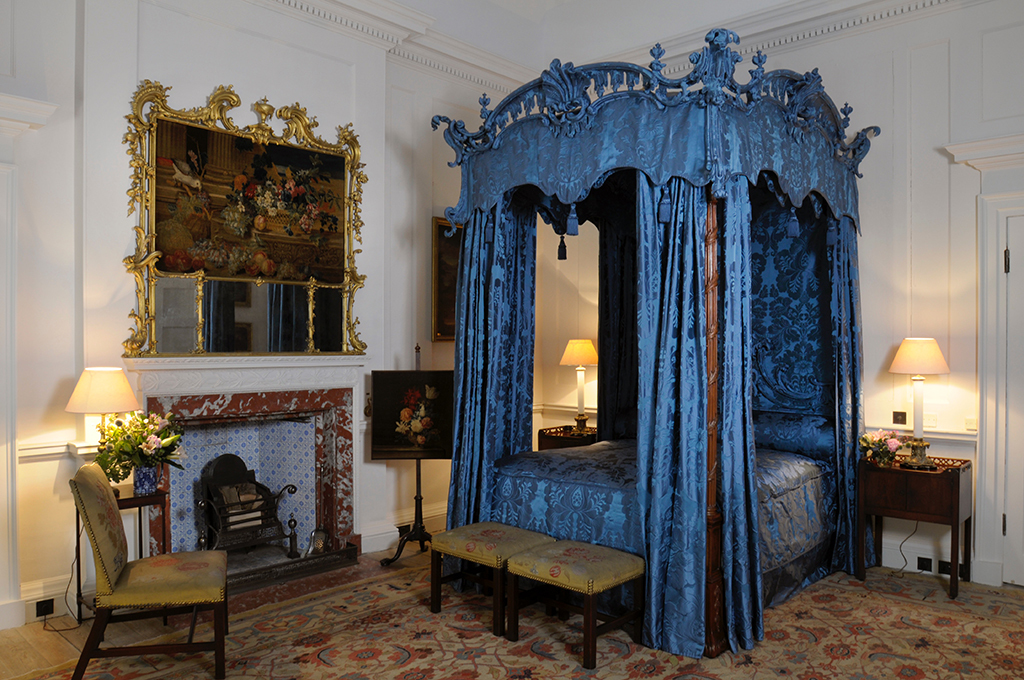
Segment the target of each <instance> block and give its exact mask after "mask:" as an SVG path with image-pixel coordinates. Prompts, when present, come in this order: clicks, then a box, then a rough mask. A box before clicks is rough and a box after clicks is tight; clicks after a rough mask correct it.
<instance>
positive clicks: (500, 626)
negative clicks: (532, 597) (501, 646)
mask: <svg viewBox="0 0 1024 680" xmlns="http://www.w3.org/2000/svg"><path fill="white" fill-rule="evenodd" d="M491 583H493V584H494V600H493V602H492V604H491V613H492V615H493V618H494V621H493V623H492V624H491V632H493V633H494V634H495V635H497V636H498V637H501V636H502V635H504V634H505V569H504V568H503V567H493V568H492V569H491Z"/></svg>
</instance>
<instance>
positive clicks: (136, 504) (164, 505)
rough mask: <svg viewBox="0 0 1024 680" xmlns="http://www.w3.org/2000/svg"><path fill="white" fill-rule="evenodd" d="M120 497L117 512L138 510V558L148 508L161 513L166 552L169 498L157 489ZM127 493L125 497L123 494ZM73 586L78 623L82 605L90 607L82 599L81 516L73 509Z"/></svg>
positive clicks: (129, 493)
mask: <svg viewBox="0 0 1024 680" xmlns="http://www.w3.org/2000/svg"><path fill="white" fill-rule="evenodd" d="M120 491H121V493H122V496H121V497H119V498H118V499H117V509H118V510H131V509H132V508H138V509H139V558H140V559H141V558H142V557H143V556H144V551H143V533H142V524H143V517H144V516H145V515H144V513H143V512H142V509H143V508H145V507H148V506H158V507H159V508H160V509H161V510H162V511H163V512H161V513H160V529H161V542H160V543H161V550H162V551H164V552H166V551H167V549H168V548H169V547H170V545H171V525H170V522H168V521H167V516H168V515H169V514H170V512H171V497H170V496H169V495H168V493H167V492H166V491H164V490H163V489H157V491H156V493H153V494H150V495H147V496H135V495H132V493H131V489H130V488H128V489H125V488H121V489H120ZM125 493H127V494H128V495H127V496H125V495H123V494H125ZM75 586H76V591H77V598H76V600H75V601H76V603H77V612H76V615H77V618H78V622H79V623H81V622H82V605H83V604H84V605H85V606H86V607H87V608H88V609H92V605H91V604H90V603H89V602H86V601H85V598H84V597H82V516H81V515H80V514H79V513H78V508H77V507H76V508H75Z"/></svg>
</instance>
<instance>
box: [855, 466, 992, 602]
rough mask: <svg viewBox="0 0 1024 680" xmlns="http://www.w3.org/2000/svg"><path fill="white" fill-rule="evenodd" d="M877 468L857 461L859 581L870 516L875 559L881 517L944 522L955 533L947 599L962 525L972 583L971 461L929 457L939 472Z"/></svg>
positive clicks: (953, 588)
mask: <svg viewBox="0 0 1024 680" xmlns="http://www.w3.org/2000/svg"><path fill="white" fill-rule="evenodd" d="M903 460H906V456H898V457H897V458H896V462H895V463H894V464H893V466H892V467H891V468H880V467H877V466H876V465H874V464H873V463H869V462H868V461H867V460H866V459H864V458H861V460H860V465H859V468H858V476H857V479H858V482H857V561H856V569H857V578H859V579H860V580H861V581H863V580H864V569H865V565H864V552H865V551H864V538H865V533H866V532H865V530H866V527H867V522H868V516H869V515H874V517H875V527H874V530H875V555H877V556H878V559H879V561H881V556H882V517H896V518H898V519H909V520H915V521H921V522H933V523H935V524H945V525H947V526H949V527H951V528H952V529H953V531H952V540H951V543H952V546H951V550H950V553H951V554H950V557H949V565H950V567H949V596H950V597H951V598H955V597H956V596H957V593H958V591H959V588H958V586H959V576H960V573H959V572H960V569H959V564H958V562H959V553H960V523H961V522H963V525H964V580H965V581H970V580H971V508H972V506H973V488H974V487H973V483H972V478H971V461H969V460H959V459H955V458H932V460H934V461H935V463H936V464H937V465H938V466H939V469H938V470H910V469H904V468H901V467H899V463H900V462H901V461H903Z"/></svg>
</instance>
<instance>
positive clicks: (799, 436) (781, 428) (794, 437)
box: [754, 411, 835, 462]
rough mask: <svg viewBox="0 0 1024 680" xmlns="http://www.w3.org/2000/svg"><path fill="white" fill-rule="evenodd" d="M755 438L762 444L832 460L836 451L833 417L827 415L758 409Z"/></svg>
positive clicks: (777, 449) (815, 457)
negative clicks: (826, 416)
mask: <svg viewBox="0 0 1024 680" xmlns="http://www.w3.org/2000/svg"><path fill="white" fill-rule="evenodd" d="M754 442H755V444H756V445H757V446H758V447H764V448H769V449H775V450H776V451H789V452H790V453H799V454H800V455H801V456H807V457H808V458H813V459H814V460H818V461H823V462H831V461H832V460H833V457H834V455H835V454H834V451H835V427H834V426H833V424H832V419H831V418H825V417H824V416H811V415H800V414H794V413H774V412H771V411H755V412H754Z"/></svg>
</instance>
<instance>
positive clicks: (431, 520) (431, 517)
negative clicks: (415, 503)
mask: <svg viewBox="0 0 1024 680" xmlns="http://www.w3.org/2000/svg"><path fill="white" fill-rule="evenodd" d="M447 516H448V502H447V501H441V502H439V503H430V504H424V506H423V524H424V525H425V526H426V527H427V531H432V530H433V531H439V530H441V529H443V528H444V526H445V519H446V518H447ZM415 517H416V513H415V510H411V509H409V510H403V511H402V512H398V513H395V515H394V516H393V517H392V518H391V519H387V520H381V521H379V522H371V523H369V524H364V525H362V526H361V527H360V529H361V531H360V533H361V534H362V536H363V552H364V553H367V552H377V551H378V550H388V549H390V548H394V547H395V546H397V545H398V540H399V536H398V527H400V526H403V525H407V524H412V522H413V520H414V519H415ZM416 549H417V550H418V549H419V546H416Z"/></svg>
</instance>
